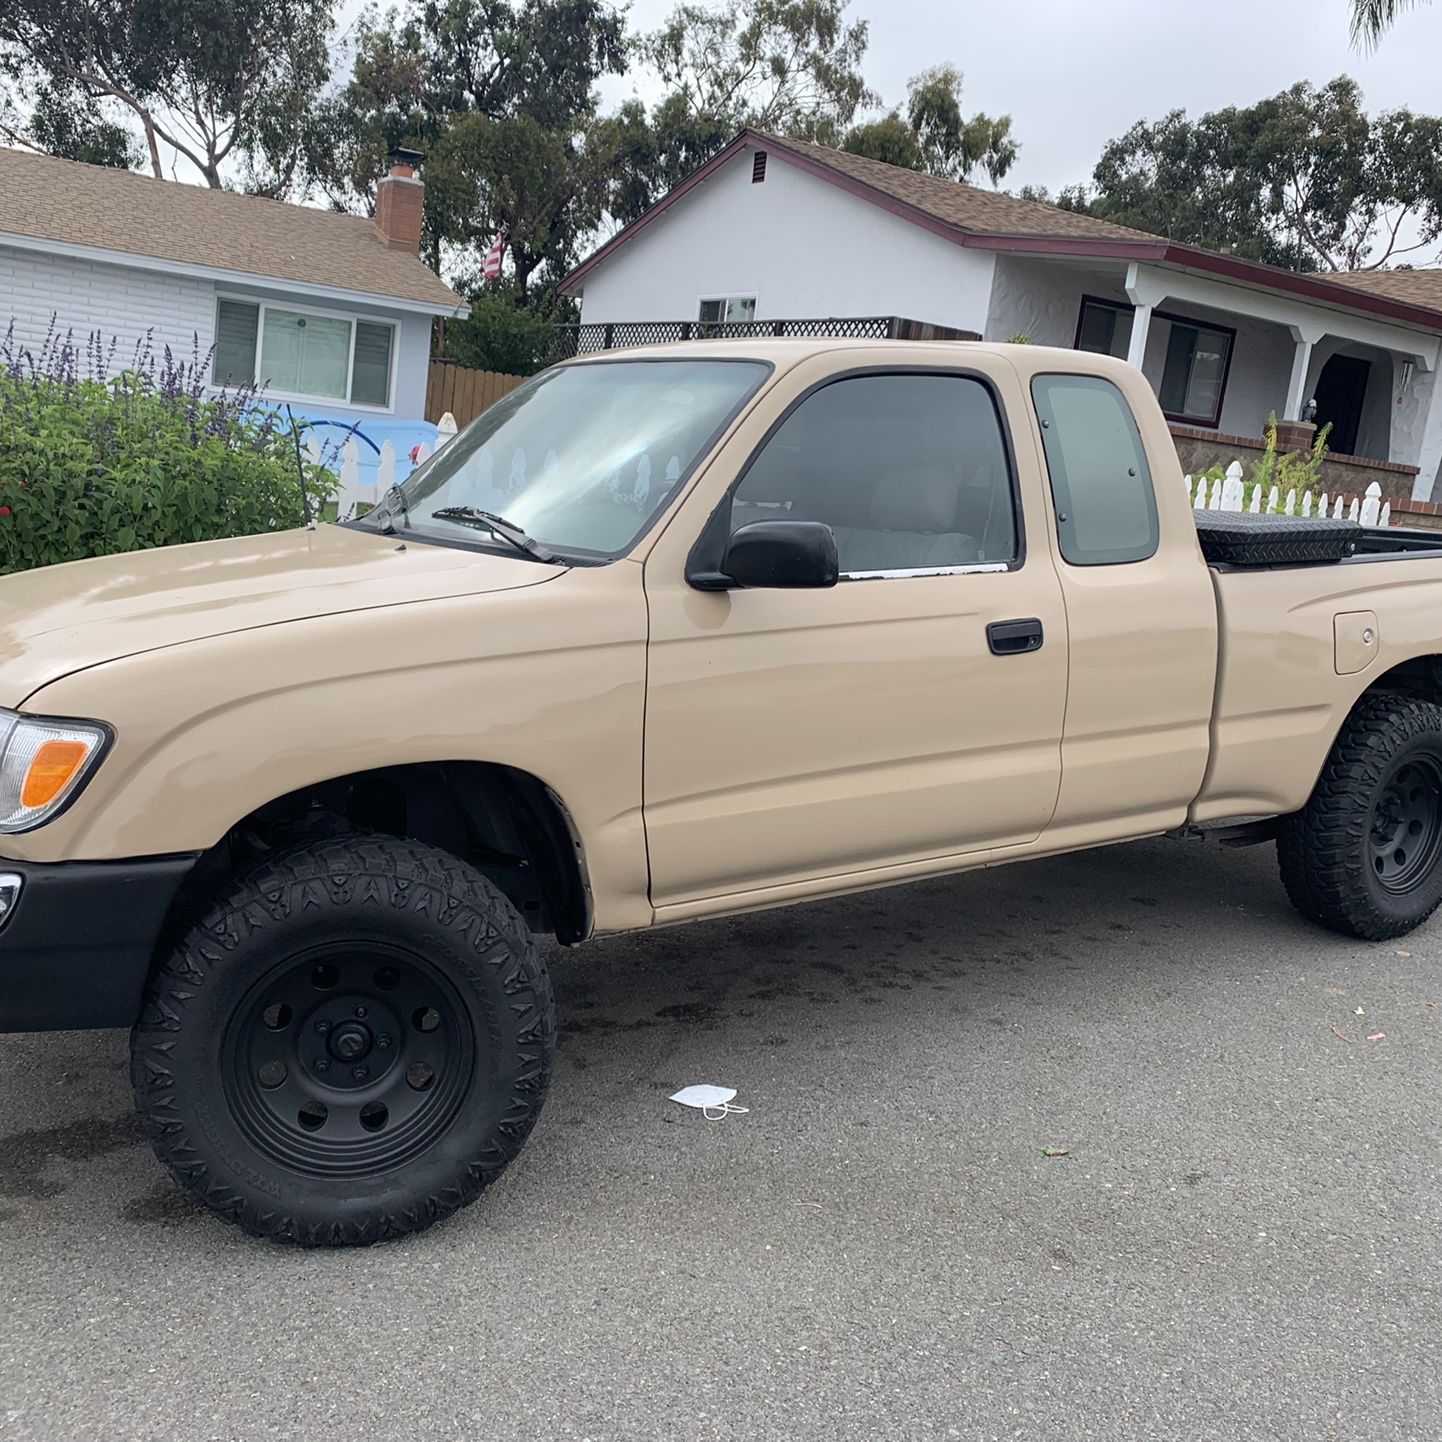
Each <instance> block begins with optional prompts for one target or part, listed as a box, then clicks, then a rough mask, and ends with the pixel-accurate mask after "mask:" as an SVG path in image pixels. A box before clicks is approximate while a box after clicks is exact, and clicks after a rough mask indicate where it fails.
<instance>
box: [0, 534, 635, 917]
mask: <svg viewBox="0 0 1442 1442" xmlns="http://www.w3.org/2000/svg"><path fill="white" fill-rule="evenodd" d="M645 649H646V612H645V600H644V596H643V593H642V589H641V575H640V568H639V567H637V566H634V565H631V564H629V563H626V562H621V563H617V564H616V565H613V566H608V567H603V568H602V567H598V568H594V569H586V570H580V569H578V570H575V571H572V572H570V573H568V574H567V575H566V576H564V577H558V578H557V580H556V581H555V582H554V583H552V584H550V585H546V586H535V587H528V588H526V589H524V590H519V591H513V592H501V593H495V594H490V595H481V596H464V597H456V598H450V599H444V600H429V601H424V602H419V603H416V604H411V605H404V606H395V607H389V608H386V609H384V610H382V611H371V612H366V613H355V614H347V615H342V616H329V617H323V618H317V619H314V620H308V621H300V622H293V623H288V624H284V625H277V626H267V627H262V628H260V629H256V630H251V631H244V632H240V633H236V634H232V635H225V636H217V637H213V638H209V639H206V640H203V641H198V642H193V643H189V644H186V645H181V646H175V647H171V648H168V649H165V650H159V651H153V652H148V653H144V654H141V655H134V656H130V657H127V658H125V659H123V660H117V661H113V662H109V663H106V664H104V665H100V666H96V667H92V668H91V669H89V670H87V671H84V672H80V673H77V674H74V675H71V676H67V677H65V678H63V679H61V680H59V681H57V682H55V683H53V684H52V685H49V686H46V687H44V688H43V689H42V690H41V691H39V692H37V693H36V695H35V696H33V697H32V698H31V699H30V701H29V702H28V703H27V708H26V709H27V710H34V711H43V712H45V713H48V714H51V715H87V716H98V717H100V718H101V719H103V720H105V721H108V722H109V723H110V724H111V726H113V727H114V729H115V734H116V740H115V745H114V748H113V749H112V751H111V753H110V754H109V755H108V756H107V757H106V760H105V762H104V763H103V764H102V766H101V767H100V769H99V770H98V771H97V772H96V774H95V776H94V778H93V779H92V780H91V782H90V784H89V786H88V787H87V788H86V790H85V792H84V793H83V794H82V795H81V796H80V797H79V798H78V800H77V801H76V802H75V804H74V805H73V806H72V807H70V808H69V810H67V811H66V812H65V813H64V814H63V815H62V816H60V817H58V818H57V819H56V820H55V821H54V822H52V823H51V824H50V825H49V826H45V827H42V828H40V829H39V830H37V831H34V832H31V833H29V834H27V835H24V836H16V837H7V838H3V839H0V851H3V852H4V854H6V855H9V856H13V857H15V858H16V859H19V860H26V861H37V862H38V861H69V860H82V859H83V860H93V861H99V860H112V859H119V858H127V857H134V856H150V855H161V854H168V853H176V852H186V851H201V850H205V849H207V848H208V847H210V846H213V845H214V844H215V843H216V842H217V841H219V840H220V839H221V838H222V837H223V836H224V835H225V833H226V832H227V831H228V830H229V829H230V828H231V827H232V826H234V825H235V823H236V822H237V821H239V820H240V819H241V818H242V817H244V816H246V815H248V814H250V813H251V812H252V811H254V810H255V809H256V808H257V807H259V806H261V805H263V804H264V803H265V802H266V801H269V800H272V799H274V798H276V797H280V796H284V795H286V794H288V793H290V792H292V791H297V790H300V789H302V788H304V787H307V786H311V785H314V784H315V783H317V782H321V781H325V780H329V779H331V778H334V777H337V776H344V775H348V774H351V773H354V772H359V771H368V770H373V769H375V768H378V767H385V766H396V765H407V764H411V763H415V762H426V761H481V762H491V763H495V764H500V765H505V766H513V767H516V768H518V769H520V770H523V771H527V772H530V773H531V774H532V775H534V776H536V777H537V778H539V779H540V780H541V781H543V782H544V783H545V784H546V785H547V786H549V787H550V788H551V789H552V790H553V791H554V792H555V793H556V795H557V796H558V797H560V798H561V800H562V802H563V803H564V805H565V807H566V809H567V811H568V812H569V813H570V815H571V817H572V818H573V820H574V823H575V825H576V828H577V831H578V832H579V835H580V839H581V842H582V845H583V847H584V849H585V857H586V865H587V867H588V869H589V872H590V878H591V884H592V887H593V893H594V902H595V907H596V924H597V928H598V929H604V930H619V929H626V928H628V927H632V926H643V925H647V924H649V922H650V920H651V909H650V903H649V899H648V895H647V892H648V876H647V868H646V850H645V838H644V833H643V829H642V818H641V748H642V722H643V716H644V697H645Z"/></svg>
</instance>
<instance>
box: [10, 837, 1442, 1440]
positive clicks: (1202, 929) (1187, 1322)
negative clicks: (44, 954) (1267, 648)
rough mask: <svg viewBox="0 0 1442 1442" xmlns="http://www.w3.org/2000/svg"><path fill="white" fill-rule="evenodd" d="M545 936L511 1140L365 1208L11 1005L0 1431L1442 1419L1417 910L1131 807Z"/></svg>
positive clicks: (391, 1433)
mask: <svg viewBox="0 0 1442 1442" xmlns="http://www.w3.org/2000/svg"><path fill="white" fill-rule="evenodd" d="M553 962H554V970H555V975H556V980H557V993H558V1002H559V1006H560V1009H561V1018H562V1040H561V1050H560V1056H559V1060H558V1066H557V1076H556V1085H555V1088H554V1091H553V1093H552V1097H551V1100H550V1102H549V1104H548V1107H547V1110H546V1113H545V1115H544V1116H543V1118H542V1120H541V1123H540V1125H539V1127H538V1128H537V1130H536V1133H535V1134H534V1136H533V1138H532V1140H531V1143H530V1145H529V1147H528V1149H527V1150H526V1152H525V1154H524V1155H523V1156H522V1158H521V1160H520V1161H519V1162H518V1163H517V1164H516V1165H515V1166H514V1167H513V1168H512V1170H511V1171H510V1173H508V1175H507V1176H506V1177H505V1178H504V1179H503V1180H502V1182H501V1183H500V1184H499V1185H498V1186H496V1187H495V1188H494V1189H493V1190H492V1191H491V1192H490V1193H489V1194H488V1195H487V1196H486V1197H485V1198H483V1199H482V1201H481V1202H480V1203H479V1204H478V1205H477V1206H475V1207H473V1208H471V1209H470V1210H469V1211H468V1212H465V1213H463V1214H461V1215H460V1216H459V1217H458V1218H456V1219H454V1220H452V1221H451V1222H450V1223H449V1224H446V1225H443V1226H441V1227H439V1228H437V1229H435V1230H433V1231H432V1232H430V1233H428V1234H426V1235H424V1236H421V1237H418V1238H414V1239H412V1240H410V1241H407V1242H403V1243H398V1244H393V1245H391V1246H387V1247H382V1248H377V1249H373V1250H368V1251H360V1252H346V1253H303V1252H299V1251H295V1250H288V1249H284V1248H279V1247H275V1246H269V1245H264V1244H260V1243H256V1242H253V1241H250V1240H248V1239H246V1238H245V1237H243V1236H241V1235H240V1234H239V1233H237V1232H234V1231H233V1230H231V1229H230V1228H228V1227H226V1226H225V1225H223V1224H221V1223H219V1222H217V1221H213V1220H211V1219H210V1218H209V1216H207V1215H205V1214H203V1213H201V1212H199V1211H197V1210H196V1209H195V1208H193V1207H192V1206H191V1205H190V1204H189V1203H188V1202H187V1201H185V1200H184V1198H183V1197H182V1196H181V1194H180V1193H179V1192H178V1191H177V1189H176V1188H175V1187H174V1186H173V1185H172V1184H171V1182H170V1181H169V1179H168V1177H167V1176H166V1175H165V1174H164V1173H163V1172H162V1171H161V1169H160V1168H159V1165H158V1164H157V1163H156V1162H155V1161H154V1160H153V1159H152V1157H151V1155H150V1152H149V1150H148V1148H147V1147H146V1146H145V1145H144V1144H142V1143H141V1142H140V1141H138V1140H137V1137H136V1133H135V1130H134V1128H133V1126H132V1123H131V1121H130V1119H129V1116H130V1112H129V1095H128V1090H127V1085H126V1078H125V1038H124V1037H123V1036H122V1035H120V1034H109V1033H97V1034H92V1035H58V1036H25V1037H0V1438H4V1439H6V1442H11V1439H15V1442H19V1439H22V1438H23V1439H46V1442H49V1439H66V1442H90V1439H95V1442H102V1439H103V1442H121V1439H130V1438H175V1439H187V1442H191V1439H204V1438H215V1439H227V1442H228V1439H249V1438H304V1439H307V1442H318V1439H322V1438H328V1437H335V1438H346V1439H352V1438H358V1437H368V1438H377V1439H418V1442H429V1439H440V1438H446V1439H451V1438H455V1439H462V1438H467V1439H470V1438H474V1439H487V1442H489V1439H498V1442H499V1439H505V1442H510V1439H520V1438H538V1439H579V1438H591V1439H593V1442H603V1439H605V1442H610V1439H623V1438H626V1439H629V1438H665V1439H678V1442H688V1439H693V1438H695V1439H700V1438H724V1439H742V1438H745V1439H761V1438H765V1439H772V1438H777V1439H791V1438H795V1439H813V1438H814V1439H827V1442H832V1439H839V1438H847V1439H850V1438H877V1439H888V1442H889V1439H912V1438H916V1439H922V1438H925V1439H932V1438H943V1437H958V1438H965V1439H968V1442H971V1439H978V1442H979V1439H990V1438H1027V1439H1048V1442H1049V1439H1063V1442H1073V1439H1083V1438H1106V1439H1119V1442H1120V1439H1126V1442H1133V1439H1153V1438H1157V1439H1166V1442H1175V1439H1190V1438H1218V1439H1228V1442H1230V1439H1252V1438H1256V1439H1263V1438H1265V1439H1268V1442H1274V1439H1294V1438H1295V1439H1323V1438H1347V1439H1353V1438H1355V1439H1369V1442H1370V1439H1383V1438H1387V1439H1391V1438H1415V1439H1429V1442H1430V1439H1435V1438H1436V1437H1438V1436H1439V1435H1442V1365H1439V1363H1442V1305H1439V1285H1442V1238H1439V1219H1442V1155H1439V1148H1438V1133H1439V1129H1438V1104H1439V1086H1438V1083H1439V1075H1442V1008H1439V1005H1438V1004H1439V1003H1442V973H1439V962H1442V923H1433V924H1430V925H1429V926H1427V927H1425V928H1424V929H1423V930H1422V931H1421V932H1419V933H1418V934H1416V935H1415V936H1413V937H1411V938H1408V939H1406V940H1404V941H1402V942H1400V943H1396V944H1384V945H1380V946H1369V945H1362V944H1358V943H1351V942H1346V941H1342V940H1340V939H1339V938H1336V937H1332V936H1329V935H1327V934H1325V933H1323V932H1320V931H1317V930H1315V929H1313V928H1311V927H1309V926H1307V925H1306V924H1305V923H1303V922H1302V921H1301V920H1300V919H1299V918H1297V917H1296V916H1295V915H1294V914H1293V913H1292V912H1291V911H1290V910H1289V908H1288V907H1287V904H1286V901H1285V898H1284V897H1283V896H1282V893H1281V889H1280V886H1279V885H1278V883H1277V881H1276V877H1275V863H1274V860H1273V856H1272V852H1271V849H1270V848H1261V849H1257V850H1254V851H1246V852H1224V851H1221V850H1213V849H1211V848H1210V847H1207V848H1204V847H1202V846H1200V845H1196V844H1186V843H1169V842H1156V843H1147V844H1143V845H1137V846H1130V847H1125V848H1119V849H1114V850H1111V851H1106V852H1093V853H1088V854H1084V855H1078V856H1073V857H1067V858H1063V859H1061V860H1057V861H1053V862H1045V863H1037V864H1033V865H1030V866H1021V867H1014V868H1009V869H1005V870H1001V871H995V872H991V873H985V874H979V875H974V876H968V877H962V878H958V879H951V880H945V881H936V882H929V883H926V884H923V885H920V886H916V887H912V888H908V889H902V890H892V891H888V892H883V893H878V894H875V895H871V896H862V897H854V898H850V899H847V900H845V901H841V902H832V903H823V904H818V905H814V906H811V907H806V908H800V909H796V910H792V911H786V912H773V913H768V914H765V915H761V916H756V917H751V918H748V919H744V920H739V921H735V922H722V923H712V924H709V925H706V926H698V927H692V928H686V929H679V930H675V931H670V932H658V933H656V934H655V935H652V936H646V937H642V938H640V939H630V940H623V941H614V942H608V943H604V944H601V945H597V946H594V947H591V948H589V949H586V950H583V951H581V952H578V953H571V954H560V953H558V954H556V955H555V956H554V957H553ZM1359 1009H1360V1011H1359ZM1339 1033H1340V1035H1339ZM1369 1037H1376V1038H1378V1039H1376V1040H1368V1038H1369ZM1383 1038H1385V1039H1383ZM699 1081H713V1082H719V1083H723V1084H728V1085H732V1086H735V1087H738V1088H739V1089H740V1095H739V1097H738V1098H737V1100H738V1101H739V1102H740V1103H742V1104H744V1105H747V1106H749V1107H750V1108H751V1111H750V1113H749V1115H746V1116H739V1117H731V1118H728V1119H727V1120H725V1121H722V1122H716V1123H708V1122H706V1121H705V1120H704V1119H703V1118H702V1117H701V1116H700V1115H699V1114H696V1113H689V1112H683V1111H682V1110H681V1109H680V1108H678V1107H676V1106H674V1105H672V1104H670V1103H668V1102H667V1101H666V1096H667V1094H668V1093H669V1092H671V1091H673V1090H675V1089H676V1088H677V1087H679V1086H681V1085H683V1084H685V1083H688V1082H699ZM1046 1148H1052V1149H1056V1150H1062V1151H1065V1153H1066V1154H1065V1155H1058V1156H1050V1157H1049V1156H1046V1155H1044V1149H1046Z"/></svg>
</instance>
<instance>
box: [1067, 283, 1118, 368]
mask: <svg viewBox="0 0 1442 1442" xmlns="http://www.w3.org/2000/svg"><path fill="white" fill-rule="evenodd" d="M1131 338H1132V308H1131V306H1129V305H1122V304H1121V303H1120V302H1119V301H1114V300H1098V299H1097V298H1096V297H1095V296H1090V295H1087V296H1083V297H1082V303H1081V314H1080V315H1079V316H1078V317H1077V325H1076V342H1075V344H1074V346H1073V349H1074V350H1088V351H1091V352H1092V353H1093V354H1094V355H1111V356H1116V357H1117V359H1118V360H1125V359H1126V358H1127V347H1128V345H1129V344H1130V343H1131Z"/></svg>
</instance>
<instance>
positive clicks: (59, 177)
mask: <svg viewBox="0 0 1442 1442" xmlns="http://www.w3.org/2000/svg"><path fill="white" fill-rule="evenodd" d="M408 161H409V157H408V156H406V155H405V154H403V153H402V154H401V155H400V156H399V157H398V158H397V159H396V160H395V161H394V162H393V164H392V167H391V172H390V174H389V175H388V176H387V177H386V178H385V179H383V180H382V181H381V183H380V187H379V190H378V194H377V201H376V214H375V218H374V219H373V220H372V219H367V218H365V217H361V216H354V215H341V214H336V213H333V212H330V211H325V210H316V209H312V208H309V207H306V206H300V205H288V204H285V203H283V202H281V201H276V200H266V199H262V198H260V197H257V196H250V195H241V194H236V193H234V192H231V191H220V190H209V189H203V188H201V187H198V186H192V185H180V184H176V183H175V182H173V181H165V180H155V179H152V178H150V177H148V176H143V175H136V174H134V173H133V172H131V171H126V170H111V169H105V168H103V167H100V166H94V165H81V164H78V163H76V162H73V161H68V160H57V159H54V158H53V157H50V156H41V155H33V154H30V153H28V152H25V151H19V150H6V149H0V334H4V332H5V330H6V328H7V326H8V325H9V324H10V323H11V321H12V320H13V322H14V338H13V341H12V344H13V345H14V347H15V348H16V349H17V350H19V349H29V350H31V351H32V352H38V351H39V349H40V347H41V346H42V345H43V344H44V341H45V337H46V335H47V334H48V333H49V332H50V331H51V330H52V327H54V328H55V329H56V330H57V331H58V333H59V334H60V335H61V336H64V335H65V334H66V333H67V332H73V334H74V336H75V339H76V341H77V342H80V343H82V344H83V342H84V340H85V338H86V337H87V336H89V335H90V334H91V333H92V332H99V334H100V336H101V338H102V340H103V342H104V343H105V344H106V345H107V346H108V345H109V342H110V340H111V338H112V337H114V338H115V339H116V340H117V341H118V346H117V350H116V358H115V363H116V365H117V366H119V365H123V364H125V363H126V362H127V361H128V360H129V359H130V358H131V357H132V356H133V355H134V353H135V349H136V347H137V346H144V345H145V344H147V340H148V344H149V345H150V346H151V348H152V350H153V352H154V354H156V355H159V354H160V353H161V352H162V350H163V348H164V347H166V346H168V347H170V349H171V351H172V352H173V353H174V354H175V355H176V356H177V357H178V358H180V359H184V360H187V361H188V360H189V359H190V358H191V357H192V355H196V354H198V355H199V356H200V357H201V358H202V359H205V358H207V357H209V366H210V379H211V381H212V383H213V384H215V385H217V386H218V385H223V384H229V385H231V386H235V385H237V384H239V383H242V382H244V383H250V382H261V383H263V384H264V386H265V399H266V400H267V401H271V402H285V403H289V404H291V405H292V407H293V410H294V412H295V413H296V414H297V415H298V416H301V415H303V416H306V417H309V418H311V419H313V420H318V421H333V422H341V423H343V424H344V425H346V426H349V425H353V424H355V423H357V422H359V423H360V425H361V427H362V430H363V432H364V433H365V435H366V437H367V438H368V439H371V440H373V441H374V438H375V436H391V437H393V438H395V439H396V440H397V441H398V443H399V442H404V439H405V437H406V435H408V434H409V432H411V431H414V430H415V428H416V425H417V423H419V422H421V418H422V416H423V414H424V407H425V390H426V374H427V367H428V363H429V357H430V348H431V323H432V320H433V318H434V317H436V316H454V315H464V314H465V313H466V309H467V308H466V304H465V302H464V301H463V300H462V299H461V297H460V296H458V295H457V294H456V293H455V292H454V291H452V290H451V289H450V288H449V287H448V286H446V285H444V284H443V283H442V282H441V280H440V278H439V277H438V276H437V275H436V274H435V273H434V272H433V271H431V270H430V269H428V268H427V267H426V266H425V265H424V264H423V263H422V262H421V260H420V258H419V255H418V252H419V248H420V238H421V203H422V194H423V192H422V188H421V182H420V180H419V179H418V178H417V177H416V175H415V172H414V169H413V167H412V165H411V164H409V163H408ZM430 429H431V433H432V435H433V433H434V428H430ZM341 434H343V432H341ZM375 444H379V442H375ZM405 445H406V448H407V449H408V445H409V443H408V442H406V443H405ZM398 448H399V446H398Z"/></svg>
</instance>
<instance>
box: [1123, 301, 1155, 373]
mask: <svg viewBox="0 0 1442 1442" xmlns="http://www.w3.org/2000/svg"><path fill="white" fill-rule="evenodd" d="M1151 328H1152V308H1151V306H1149V305H1139V306H1137V308H1136V309H1135V310H1134V311H1133V312H1132V341H1131V344H1130V345H1129V346H1128V347H1127V364H1128V365H1134V366H1135V367H1136V368H1137V369H1138V370H1141V368H1142V362H1143V361H1144V360H1145V359H1146V355H1147V332H1148V331H1149V330H1150V329H1151Z"/></svg>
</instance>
